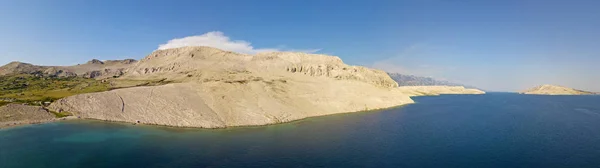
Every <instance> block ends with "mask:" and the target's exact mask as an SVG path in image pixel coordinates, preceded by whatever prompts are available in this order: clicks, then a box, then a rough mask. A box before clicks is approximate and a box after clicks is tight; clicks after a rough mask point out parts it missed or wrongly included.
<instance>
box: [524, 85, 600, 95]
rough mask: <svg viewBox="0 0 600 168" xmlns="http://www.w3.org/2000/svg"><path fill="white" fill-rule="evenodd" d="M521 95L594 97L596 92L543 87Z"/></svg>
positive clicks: (551, 86)
mask: <svg viewBox="0 0 600 168" xmlns="http://www.w3.org/2000/svg"><path fill="white" fill-rule="evenodd" d="M519 93H521V94H539V95H592V94H597V93H594V92H588V91H582V90H577V89H572V88H568V87H563V86H556V85H541V86H537V87H534V88H531V89H529V90H525V91H522V92H519Z"/></svg>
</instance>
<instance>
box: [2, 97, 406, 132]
mask: <svg viewBox="0 0 600 168" xmlns="http://www.w3.org/2000/svg"><path fill="white" fill-rule="evenodd" d="M410 104H414V103H407V104H402V105H397V106H392V107H386V108H378V109H369V110H361V111H354V112H344V113H334V114H327V115H319V116H311V117H305V118H301V119H297V120H290V121H285V122H279V123H268V124H257V125H240V126H228V127H185V126H175V125H162V124H149V123H134V122H127V121H113V120H101V119H95V118H79V117H77V116H69V117H64V118H55V119H50V120H43V121H14V122H1V123H0V130H5V129H10V128H15V127H20V126H28V125H38V124H47V123H52V122H60V121H67V120H89V121H100V122H108V123H120V124H130V125H140V126H151V127H165V128H182V129H206V130H220V129H231V128H251V127H261V126H271V125H278V124H288V123H293V122H298V121H302V120H306V119H311V118H317V117H324V116H333V115H344V114H349V113H366V112H381V111H384V110H388V109H395V108H401V107H404V106H406V105H410ZM7 124H8V125H7Z"/></svg>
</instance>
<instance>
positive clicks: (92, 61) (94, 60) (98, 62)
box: [86, 59, 104, 64]
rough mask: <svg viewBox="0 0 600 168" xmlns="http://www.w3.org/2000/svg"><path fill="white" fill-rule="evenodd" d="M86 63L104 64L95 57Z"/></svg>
mask: <svg viewBox="0 0 600 168" xmlns="http://www.w3.org/2000/svg"><path fill="white" fill-rule="evenodd" d="M86 64H104V62H102V61H100V60H97V59H93V60H90V61H88V62H87V63H86Z"/></svg>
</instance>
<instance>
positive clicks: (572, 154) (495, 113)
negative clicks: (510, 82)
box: [0, 93, 600, 168]
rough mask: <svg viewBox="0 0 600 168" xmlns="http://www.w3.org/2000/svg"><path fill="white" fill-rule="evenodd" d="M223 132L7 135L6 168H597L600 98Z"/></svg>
mask: <svg viewBox="0 0 600 168" xmlns="http://www.w3.org/2000/svg"><path fill="white" fill-rule="evenodd" d="M415 100H416V101H417V102H418V103H417V104H412V105H408V106H404V107H400V108H394V109H388V110H384V111H376V112H363V113H350V114H342V115H332V116H323V117H316V118H310V119H306V120H301V121H297V122H292V123H286V124H280V125H272V126H261V127H248V128H230V129H218V130H206V129H180V128H167V127H155V126H140V125H130V124H124V123H108V122H100V121H66V122H59V123H50V124H43V125H32V126H25V127H18V128H11V129H4V130H0V167H2V168H12V167H27V168H30V167H40V168H43V167H599V166H600V97H599V96H533V95H517V94H503V93H495V94H494V93H492V94H488V95H446V96H438V97H418V98H415Z"/></svg>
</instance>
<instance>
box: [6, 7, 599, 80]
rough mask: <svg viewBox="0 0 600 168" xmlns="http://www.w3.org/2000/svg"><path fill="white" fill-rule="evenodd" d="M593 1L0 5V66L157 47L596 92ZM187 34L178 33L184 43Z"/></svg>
mask: <svg viewBox="0 0 600 168" xmlns="http://www.w3.org/2000/svg"><path fill="white" fill-rule="evenodd" d="M599 6H600V1H594V0H588V1H583V0H572V1H567V0H563V1H557V0H502V1H491V0H490V1H481V0H406V1H376V2H375V1H348V0H346V1H326V2H325V1H320V0H314V1H313V0H304V1H270V0H262V1H227V0H225V1H150V0H146V1H141V0H139V1H127V0H118V1H117V0H89V1H80V0H54V1H47V0H6V1H0V23H2V26H0V64H6V63H8V62H10V61H22V62H29V63H34V64H42V65H71V64H77V63H83V62H86V61H88V60H90V59H93V58H98V59H102V60H107V59H123V58H135V59H140V58H143V57H144V56H146V55H148V54H149V53H151V52H152V51H154V50H156V49H158V48H159V46H161V45H162V46H178V45H181V44H182V43H191V44H212V45H216V46H226V47H225V49H228V50H234V51H238V52H245V53H254V52H259V51H271V50H280V51H304V52H314V53H320V54H330V55H336V56H339V57H341V58H342V59H343V60H344V61H345V62H346V63H348V64H352V65H362V66H369V67H375V68H380V69H384V70H387V71H392V72H401V73H406V74H414V75H421V76H430V77H436V78H440V79H447V80H450V81H455V82H462V83H466V84H470V85H475V86H478V87H481V88H484V89H488V90H492V91H518V90H522V89H525V88H529V87H533V86H535V85H540V84H557V85H564V86H569V87H574V88H579V89H586V90H592V91H600V74H599V73H598V72H600V66H598V63H599V62H600V43H599V42H598V39H600V31H599V30H600V10H598V8H599ZM185 37H188V38H185Z"/></svg>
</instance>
